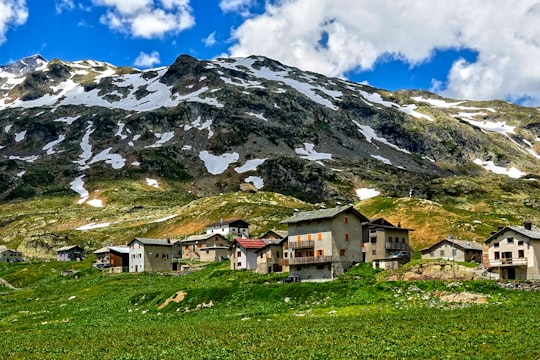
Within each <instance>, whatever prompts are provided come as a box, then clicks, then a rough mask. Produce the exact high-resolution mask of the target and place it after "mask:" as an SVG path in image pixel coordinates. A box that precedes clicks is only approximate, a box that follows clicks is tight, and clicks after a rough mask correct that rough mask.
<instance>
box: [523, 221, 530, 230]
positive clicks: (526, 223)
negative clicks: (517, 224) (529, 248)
mask: <svg viewBox="0 0 540 360" xmlns="http://www.w3.org/2000/svg"><path fill="white" fill-rule="evenodd" d="M523 226H525V230H532V222H530V221H525V223H524V224H523Z"/></svg>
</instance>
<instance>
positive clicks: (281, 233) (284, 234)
mask: <svg viewBox="0 0 540 360" xmlns="http://www.w3.org/2000/svg"><path fill="white" fill-rule="evenodd" d="M269 232H273V233H274V234H276V235H277V236H279V237H281V238H282V239H284V238H286V237H287V235H289V232H288V231H287V230H277V229H270V230H268V231H267V232H265V233H264V234H263V235H262V236H261V239H264V235H266V234H268V233H269Z"/></svg>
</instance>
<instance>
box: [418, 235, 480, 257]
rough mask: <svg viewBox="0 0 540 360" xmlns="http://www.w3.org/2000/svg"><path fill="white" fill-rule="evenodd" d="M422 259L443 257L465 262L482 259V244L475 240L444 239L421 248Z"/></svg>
mask: <svg viewBox="0 0 540 360" xmlns="http://www.w3.org/2000/svg"><path fill="white" fill-rule="evenodd" d="M420 252H421V253H422V259H443V260H455V261H467V262H475V261H476V262H481V261H482V245H481V244H479V243H477V242H475V241H466V240H457V239H453V238H452V237H451V236H449V237H448V238H446V239H442V240H441V241H439V242H437V243H435V244H433V245H431V246H430V247H427V248H424V249H421V250H420Z"/></svg>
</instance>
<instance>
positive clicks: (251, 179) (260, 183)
mask: <svg viewBox="0 0 540 360" xmlns="http://www.w3.org/2000/svg"><path fill="white" fill-rule="evenodd" d="M244 181H245V182H247V183H252V184H253V186H255V187H256V188H257V189H258V190H260V189H262V188H263V187H264V180H263V178H261V177H259V176H248V177H247V178H245V179H244Z"/></svg>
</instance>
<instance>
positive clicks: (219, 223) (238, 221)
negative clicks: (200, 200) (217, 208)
mask: <svg viewBox="0 0 540 360" xmlns="http://www.w3.org/2000/svg"><path fill="white" fill-rule="evenodd" d="M233 223H241V224H242V225H245V226H249V224H248V223H247V222H245V221H244V220H242V219H233V220H222V221H218V222H214V223H211V224H208V225H206V227H209V226H218V225H231V224H233Z"/></svg>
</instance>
